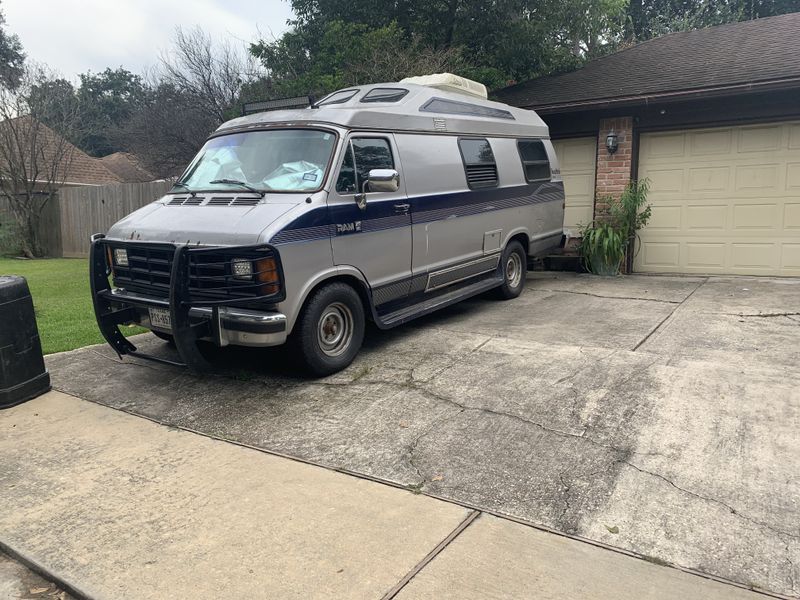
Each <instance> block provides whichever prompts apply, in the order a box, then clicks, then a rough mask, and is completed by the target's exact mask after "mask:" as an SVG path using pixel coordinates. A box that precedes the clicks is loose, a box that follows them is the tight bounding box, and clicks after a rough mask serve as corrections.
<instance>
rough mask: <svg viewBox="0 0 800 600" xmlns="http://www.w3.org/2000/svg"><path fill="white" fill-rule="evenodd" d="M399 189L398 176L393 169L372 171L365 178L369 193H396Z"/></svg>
mask: <svg viewBox="0 0 800 600" xmlns="http://www.w3.org/2000/svg"><path fill="white" fill-rule="evenodd" d="M398 189H400V174H399V173H398V172H397V171H396V170H394V169H372V170H371V171H370V172H369V175H368V176H367V188H366V190H365V191H370V192H396V191H397V190H398Z"/></svg>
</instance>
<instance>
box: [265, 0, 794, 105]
mask: <svg viewBox="0 0 800 600" xmlns="http://www.w3.org/2000/svg"><path fill="white" fill-rule="evenodd" d="M292 8H293V9H294V13H295V19H294V20H293V21H291V22H290V25H291V29H290V31H288V32H287V33H285V34H283V35H282V36H281V37H280V38H278V39H274V40H263V39H262V40H259V41H257V42H256V43H254V44H252V45H251V52H252V54H253V55H254V56H255V57H257V58H258V59H259V60H260V61H261V62H262V64H263V65H264V67H265V68H266V69H267V71H268V76H267V78H266V79H265V80H264V81H262V82H261V83H260V86H261V87H260V89H261V90H262V92H264V93H265V94H266V95H268V96H269V95H271V96H280V95H294V94H299V93H308V92H317V93H324V92H328V91H331V90H332V89H335V88H337V87H341V86H343V85H352V84H354V83H369V82H377V81H391V80H395V79H397V77H398V74H406V73H407V74H421V73H430V72H432V71H435V70H437V69H436V68H435V67H437V66H439V65H442V68H441V69H438V70H449V71H452V72H455V73H458V74H461V75H465V76H467V77H470V78H472V79H477V80H479V81H482V82H483V83H485V84H486V85H487V86H488V87H489V88H490V89H493V88H498V87H502V86H504V85H507V84H509V83H512V82H516V81H522V80H525V79H530V78H532V77H537V76H540V75H546V74H551V73H556V72H560V71H565V70H570V69H573V68H575V67H577V66H579V65H580V64H581V63H583V62H584V61H586V60H589V59H592V58H595V57H598V56H602V55H603V54H606V53H608V52H612V51H614V50H616V49H618V48H620V47H622V46H625V45H629V44H631V43H635V42H638V41H642V40H646V39H650V38H652V37H654V36H657V35H661V34H664V33H669V32H672V31H682V30H687V29H695V28H700V27H708V26H711V25H718V24H720V23H727V22H732V21H739V20H743V19H755V18H761V17H765V16H771V15H776V14H783V13H787V12H793V11H800V0H492V1H491V2H486V1H484V0H392V1H388V2H376V1H375V0H292ZM401 55H402V60H401V61H397V60H396V58H397V57H398V56H401ZM431 59H433V60H431ZM432 66H433V67H434V68H431V67H432Z"/></svg>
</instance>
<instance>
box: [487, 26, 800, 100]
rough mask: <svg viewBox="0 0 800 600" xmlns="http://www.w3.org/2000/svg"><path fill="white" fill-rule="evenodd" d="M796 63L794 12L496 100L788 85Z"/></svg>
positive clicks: (656, 48)
mask: <svg viewBox="0 0 800 600" xmlns="http://www.w3.org/2000/svg"><path fill="white" fill-rule="evenodd" d="M798 56H800V13H791V14H786V15H780V16H776V17H769V18H764V19H758V20H754V21H744V22H741V23H730V24H727V25H719V26H717V27H709V28H707V29H698V30H695V31H686V32H680V33H671V34H668V35H664V36H662V37H659V38H654V39H652V40H648V41H646V42H642V43H640V44H637V45H635V46H632V47H630V48H626V49H624V50H620V51H619V52H616V53H614V54H610V55H608V56H604V57H602V58H598V59H596V60H593V61H591V62H589V63H587V64H586V65H585V66H584V67H582V68H581V69H578V70H577V71H572V72H570V73H563V74H560V75H551V76H547V77H540V78H538V79H533V80H531V81H526V82H523V83H519V84H517V85H514V86H511V87H507V88H504V89H502V90H499V91H497V92H496V93H495V96H496V97H497V99H499V100H500V101H501V102H506V103H507V104H511V105H513V106H521V107H526V108H537V109H542V108H546V107H556V106H559V105H564V104H570V103H591V102H593V101H598V102H599V101H602V100H611V99H618V98H629V97H630V98H635V97H637V96H647V95H659V94H665V93H671V92H678V91H689V90H702V89H708V88H717V87H724V86H731V85H738V84H749V83H757V82H768V81H778V80H787V79H793V78H800V60H798V59H797V57H798ZM799 85H800V84H799Z"/></svg>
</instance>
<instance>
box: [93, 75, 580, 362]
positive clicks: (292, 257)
mask: <svg viewBox="0 0 800 600" xmlns="http://www.w3.org/2000/svg"><path fill="white" fill-rule="evenodd" d="M563 212H564V187H563V183H562V180H561V176H560V172H559V169H558V163H557V160H556V156H555V154H554V151H553V145H552V144H551V143H550V140H549V137H548V129H547V126H546V125H545V124H544V122H543V121H542V120H541V119H540V118H539V117H538V116H537V115H536V113H535V112H533V111H529V110H522V109H519V108H514V107H511V106H507V105H505V104H500V103H497V102H491V101H489V100H487V99H486V91H485V88H484V87H483V86H482V85H480V84H477V83H475V82H471V81H469V80H464V79H462V78H459V77H455V76H452V75H436V76H426V77H422V78H411V79H406V80H403V81H401V82H399V83H384V84H378V85H366V86H357V87H351V88H347V89H343V90H339V91H337V92H334V93H332V94H330V95H329V96H327V97H325V98H323V99H322V100H320V101H318V102H316V103H314V104H313V105H311V106H310V107H309V108H304V109H295V110H284V111H275V112H263V113H258V114H253V115H249V116H245V117H240V118H237V119H233V120H232V121H228V122H227V123H225V124H223V125H222V126H221V127H219V129H217V130H216V131H215V132H214V133H213V134H212V135H211V137H210V138H209V139H208V141H207V142H206V144H205V145H204V146H203V147H202V148H201V149H200V152H199V153H198V154H197V156H196V157H195V158H194V160H193V161H192V162H191V164H189V166H188V167H187V168H186V171H185V172H184V173H183V175H182V176H181V177H180V179H178V180H177V181H176V182H175V185H174V187H173V189H172V190H170V191H169V192H168V193H167V194H166V195H165V196H164V197H163V198H161V199H159V200H156V201H155V202H153V203H152V204H150V205H148V206H145V207H144V208H142V209H140V210H137V211H136V212H134V213H132V214H130V215H129V216H127V217H125V218H124V219H122V220H121V221H119V222H118V223H116V224H115V225H113V226H112V227H111V228H110V230H109V231H108V232H107V233H106V234H105V235H103V234H96V235H95V236H93V238H92V248H91V261H90V262H91V283H92V296H93V301H94V310H95V314H96V316H97V321H98V324H99V326H100V330H101V331H102V333H103V335H104V337H105V339H106V340H107V341H108V343H109V344H110V345H111V346H112V347H113V348H114V349H115V350H116V351H117V353H119V354H120V355H125V354H130V355H135V356H142V355H141V354H140V353H139V352H138V351H137V349H136V347H135V346H134V345H133V344H132V343H131V342H130V341H129V340H127V339H126V338H125V337H124V336H123V335H122V334H121V333H120V330H119V325H121V324H127V323H136V324H138V325H141V326H143V327H146V328H148V329H150V330H152V332H153V333H155V334H156V335H158V336H159V337H162V338H164V339H167V340H170V341H172V342H174V344H175V346H176V348H177V351H178V354H179V355H180V357H181V359H182V362H181V363H180V364H185V365H188V366H189V367H192V368H195V369H202V368H203V367H205V366H207V363H206V362H205V359H204V355H205V354H204V350H203V348H204V345H205V346H208V345H209V344H213V345H216V346H227V345H240V346H274V345H279V344H284V343H287V342H288V344H289V346H290V349H291V350H292V351H293V352H295V353H296V354H297V356H298V357H299V359H300V360H301V361H302V363H303V364H304V365H305V366H306V367H307V369H308V371H310V372H311V373H312V374H315V375H325V374H329V373H333V372H335V371H337V370H340V369H342V368H344V367H346V366H347V365H348V364H350V362H351V361H352V360H353V358H354V357H355V355H356V353H357V352H358V350H359V348H360V346H361V343H362V339H363V337H364V327H365V321H366V320H367V319H369V320H371V321H373V322H374V323H375V324H376V325H377V327H378V328H380V329H388V328H390V327H395V326H398V325H401V324H403V323H406V322H407V321H409V320H411V319H414V318H416V317H419V316H421V315H425V314H428V313H430V312H432V311H434V310H437V309H439V308H442V307H444V306H448V305H450V304H453V303H454V302H458V301H460V300H463V299H465V298H469V297H470V296H474V295H476V294H480V293H483V292H486V291H489V290H492V289H494V293H495V294H496V295H497V296H498V297H499V298H505V299H510V298H515V297H516V296H518V295H519V294H520V292H521V291H522V289H523V286H524V284H525V274H526V270H527V264H528V262H529V259H530V258H532V257H536V256H537V255H541V254H543V253H546V252H547V251H549V250H550V249H552V248H553V247H556V246H558V245H559V244H560V243H561V239H562V224H563ZM151 358H152V357H151Z"/></svg>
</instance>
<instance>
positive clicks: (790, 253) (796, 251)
mask: <svg viewBox="0 0 800 600" xmlns="http://www.w3.org/2000/svg"><path fill="white" fill-rule="evenodd" d="M781 253H782V257H781V258H782V260H781V267H783V268H784V269H785V270H787V271H789V270H792V271H797V272H798V273H796V274H800V244H783V247H782V248H781Z"/></svg>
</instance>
